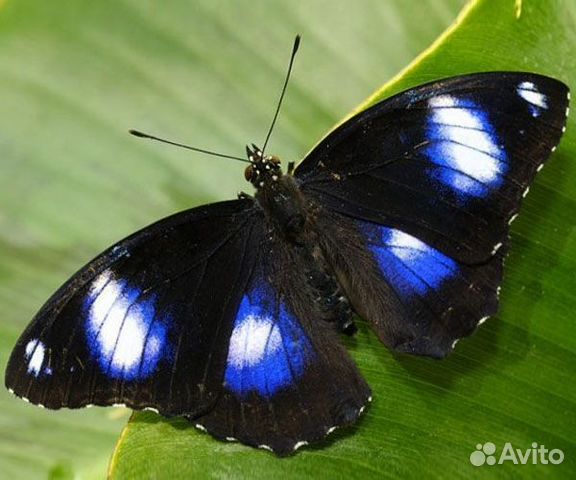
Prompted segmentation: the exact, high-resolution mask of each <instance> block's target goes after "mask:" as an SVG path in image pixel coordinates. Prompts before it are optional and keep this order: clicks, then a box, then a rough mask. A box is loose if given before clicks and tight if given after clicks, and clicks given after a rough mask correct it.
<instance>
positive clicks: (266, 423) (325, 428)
mask: <svg viewBox="0 0 576 480" xmlns="http://www.w3.org/2000/svg"><path fill="white" fill-rule="evenodd" d="M260 244H261V245H262V250H261V252H260V257H259V260H258V261H257V262H256V265H257V267H256V268H255V269H254V271H253V272H252V275H251V278H250V281H249V283H248V285H247V288H246V289H245V290H244V292H243V297H242V300H241V302H240V305H239V307H238V310H237V313H236V316H235V320H234V328H233V331H232V335H231V339H230V346H229V349H228V356H227V365H226V370H225V374H224V390H223V392H222V395H221V397H220V398H219V400H218V402H217V404H216V406H215V408H214V409H213V410H212V411H211V412H210V413H208V414H207V415H205V416H203V417H200V418H199V419H197V420H196V422H197V424H198V426H199V427H200V428H203V429H206V430H207V431H208V432H210V433H211V434H212V435H215V436H216V437H218V438H224V439H228V440H230V439H237V440H239V441H241V442H243V443H246V444H248V445H252V446H258V447H261V448H266V449H269V450H272V451H274V452H275V453H276V454H278V455H288V454H290V453H292V452H294V451H295V450H296V449H297V448H299V447H301V446H303V445H306V444H308V443H311V442H315V441H318V440H320V439H322V438H324V437H325V436H326V435H327V434H328V433H330V432H331V431H332V430H333V429H334V428H336V427H341V426H345V425H350V424H352V423H354V422H355V421H356V420H357V418H358V416H359V415H360V414H361V413H362V410H363V408H364V406H365V405H366V403H367V402H368V401H369V399H370V389H369V387H368V386H367V384H366V383H365V381H364V379H363V378H362V377H361V376H360V374H359V372H358V370H357V369H356V366H355V365H354V363H353V362H352V360H351V359H350V357H349V356H348V354H347V353H346V350H345V349H344V348H343V347H342V346H341V345H340V344H339V340H338V336H337V334H336V332H335V330H334V328H333V325H332V324H330V323H328V322H326V321H324V320H322V319H321V313H320V310H319V303H318V300H317V298H315V295H314V293H313V290H311V289H310V288H309V287H307V285H308V282H309V279H308V278H307V277H306V273H305V272H307V271H309V269H310V265H309V264H308V263H307V262H306V261H305V260H304V259H303V258H302V257H300V256H299V254H298V252H297V249H294V248H291V247H290V246H288V245H287V244H286V243H285V242H282V241H278V242H275V241H274V240H273V239H270V238H267V239H263V240H262V242H261V243H260Z"/></svg>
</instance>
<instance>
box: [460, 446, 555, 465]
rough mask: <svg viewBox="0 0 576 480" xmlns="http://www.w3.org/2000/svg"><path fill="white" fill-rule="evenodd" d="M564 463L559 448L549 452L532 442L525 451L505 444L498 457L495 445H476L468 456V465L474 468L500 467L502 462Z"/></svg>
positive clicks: (516, 463) (524, 463) (523, 463)
mask: <svg viewBox="0 0 576 480" xmlns="http://www.w3.org/2000/svg"><path fill="white" fill-rule="evenodd" d="M563 461H564V452H563V451H562V450H560V449H559V448H554V449H552V450H549V449H548V448H546V447H545V446H544V445H538V443H536V442H532V448H527V449H525V450H523V449H521V448H514V447H513V446H512V444H511V443H510V442H506V443H505V444H504V447H503V448H502V451H501V452H500V454H499V455H498V453H497V449H496V445H494V444H493V443H492V442H486V443H484V444H481V443H479V444H478V445H476V450H475V451H474V452H472V453H471V454H470V463H471V464H472V465H474V466H475V467H481V466H482V465H502V464H503V463H504V462H512V463H513V464H515V465H518V464H521V465H526V464H533V465H536V464H542V465H548V464H552V465H558V464H560V463H562V462H563Z"/></svg>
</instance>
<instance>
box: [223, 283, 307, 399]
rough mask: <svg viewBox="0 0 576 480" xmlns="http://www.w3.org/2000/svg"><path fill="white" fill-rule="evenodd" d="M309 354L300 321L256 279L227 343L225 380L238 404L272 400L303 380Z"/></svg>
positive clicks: (265, 284) (269, 289)
mask: <svg viewBox="0 0 576 480" xmlns="http://www.w3.org/2000/svg"><path fill="white" fill-rule="evenodd" d="M312 356H313V348H312V344H311V343H310V340H309V339H308V337H307V336H306V333H305V332H304V330H303V328H302V327H301V326H300V324H299V322H298V320H297V319H296V318H295V317H294V315H293V314H292V313H291V312H290V311H289V310H288V308H287V307H286V305H285V304H284V302H280V304H278V300H277V295H275V292H274V291H273V289H272V287H271V286H270V284H269V283H268V282H266V281H265V280H262V279H257V280H256V281H254V282H253V284H252V286H251V288H250V290H249V291H248V292H247V293H246V294H245V295H244V296H243V298H242V301H241V302H240V307H239V308H238V312H237V314H236V318H235V320H234V329H233V331H232V336H231V337H230V346H229V348H228V360H227V366H226V373H225V375H224V380H225V383H226V386H227V387H228V388H229V389H230V390H231V391H233V392H234V393H235V394H236V395H238V396H239V397H240V398H245V397H246V396H247V395H248V394H250V393H251V392H255V393H257V394H259V395H261V396H263V397H266V398H270V397H272V396H273V395H274V394H275V393H276V392H278V391H279V390H281V389H283V388H287V387H289V386H291V385H294V384H295V383H296V382H297V381H298V380H299V379H300V377H302V375H303V374H304V371H305V369H306V366H307V364H308V363H309V362H310V360H311V359H312Z"/></svg>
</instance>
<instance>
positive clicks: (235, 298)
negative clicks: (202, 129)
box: [6, 72, 569, 455]
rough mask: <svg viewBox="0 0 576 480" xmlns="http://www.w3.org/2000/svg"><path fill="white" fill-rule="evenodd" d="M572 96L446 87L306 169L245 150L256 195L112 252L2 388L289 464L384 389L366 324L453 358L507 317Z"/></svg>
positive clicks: (389, 339) (357, 120) (546, 90)
mask: <svg viewBox="0 0 576 480" xmlns="http://www.w3.org/2000/svg"><path fill="white" fill-rule="evenodd" d="M568 101H569V92H568V88H567V87H566V86H565V85H564V84H563V83H561V82H559V81H557V80H554V79H551V78H548V77H544V76H541V75H536V74H531V73H524V72H488V73H478V74H471V75H463V76H459V77H454V78H449V79H445V80H440V81H437V82H433V83H430V84H427V85H423V86H419V87H415V88H413V89H410V90H408V91H406V92H403V93H400V94H398V95H396V96H394V97H392V98H390V99H387V100H384V101H382V102H380V103H378V104H376V105H374V106H372V107H370V108H369V109H367V110H365V111H364V112H361V113H360V114H358V115H356V116H355V117H353V118H351V119H350V120H348V121H347V122H345V123H344V124H342V125H341V126H339V127H338V128H337V129H335V130H334V131H333V132H332V133H330V134H329V135H328V137H327V138H326V139H325V140H323V141H322V142H321V143H320V144H319V145H318V146H316V147H315V148H314V149H313V150H312V151H311V152H310V153H309V154H308V155H307V156H306V158H305V159H304V160H303V161H302V162H301V163H300V164H299V165H298V167H297V168H296V169H295V170H294V169H293V168H291V167H289V168H288V173H283V172H282V169H281V167H280V161H279V160H278V159H277V158H276V157H273V156H267V155H265V154H264V153H263V152H262V151H261V150H259V149H258V148H256V147H255V146H252V149H250V148H247V155H248V160H249V161H250V165H249V167H248V168H247V169H246V172H245V177H246V179H247V180H248V181H249V182H250V183H251V184H252V185H253V186H254V187H255V189H256V193H255V195H254V197H251V196H248V195H246V194H242V195H241V196H240V198H239V199H238V200H233V201H227V202H220V203H215V204H211V205H206V206H202V207H197V208H193V209H191V210H187V211H184V212H180V213H177V214H175V215H172V216H171V217H168V218H166V219H163V220H160V221H159V222H157V223H155V224H153V225H151V226H149V227H146V228H144V229H143V230H141V231H139V232H137V233H135V234H133V235H131V236H130V237H128V238H126V239H124V240H122V241H121V242H119V243H118V244H116V245H115V246H113V247H112V248H110V249H108V250H107V251H105V252H103V253H102V254H101V255H99V256H98V257H96V258H95V259H94V260H92V261H91V262H89V263H88V264H87V265H86V266H85V267H83V268H82V269H81V270H80V271H79V272H78V273H77V274H76V275H74V276H73V277H72V278H71V279H70V280H69V281H68V282H66V283H65V284H64V285H63V286H62V287H61V288H60V289H59V290H58V291H57V292H56V293H55V294H54V295H53V296H52V298H51V299H50V300H49V301H48V302H47V303H46V304H45V305H44V306H43V307H42V308H41V309H40V311H39V312H38V314H37V315H36V316H35V318H34V319H33V321H32V322H31V324H30V325H29V326H28V328H27V329H26V330H25V331H24V333H23V334H22V336H21V337H20V339H19V340H18V342H17V344H16V346H15V348H14V351H13V352H12V355H11V357H10V361H9V363H8V366H7V370H6V385H7V387H8V388H9V389H10V390H11V391H12V392H13V393H15V394H16V395H17V396H19V397H23V398H26V399H28V400H29V401H30V402H32V403H35V404H40V405H43V406H46V407H48V408H53V409H57V408H61V407H69V408H79V407H83V406H87V405H92V404H96V405H113V404H123V405H127V406H129V407H131V408H135V409H146V408H147V409H153V410H155V411H158V412H159V413H160V414H162V415H165V416H174V415H180V416H184V417H186V418H188V419H189V420H190V421H191V422H192V423H194V424H195V425H196V426H197V427H198V428H201V429H203V430H207V431H208V432H209V433H211V434H212V435H214V436H215V437H217V438H221V439H228V440H230V439H237V440H239V441H241V442H243V443H245V444H247V445H251V446H257V447H262V448H267V449H269V450H272V451H274V452H275V453H276V454H278V455H288V454H290V453H292V452H294V451H295V450H296V449H297V448H299V447H301V446H303V445H306V444H307V443H310V442H317V441H319V440H321V439H322V438H324V437H325V436H326V435H327V434H329V433H330V432H332V431H333V430H334V428H336V427H343V426H346V425H350V424H352V423H354V422H355V421H356V420H357V418H358V417H359V415H360V414H361V413H362V412H363V410H364V408H365V406H366V405H367V403H368V402H369V400H370V399H371V392H370V388H369V387H368V385H367V383H366V382H365V381H364V379H363V378H362V376H361V375H360V372H359V371H358V369H357V368H356V366H355V365H354V363H353V362H352V360H351V358H350V357H349V356H348V355H347V353H346V351H345V350H344V348H343V347H342V346H341V345H340V342H339V338H338V336H339V334H341V333H345V334H353V333H354V331H355V325H354V322H353V319H352V317H353V316H352V313H356V314H358V315H360V316H361V317H363V318H364V319H366V321H367V322H368V324H369V325H370V326H371V327H372V329H373V330H374V332H375V334H376V335H377V337H378V338H379V339H380V340H381V341H382V343H384V344H385V345H386V346H387V347H389V348H390V349H392V350H394V351H397V352H404V353H410V354H415V355H422V356H428V357H433V358H443V357H445V356H446V355H448V354H450V353H451V352H452V351H453V349H454V347H455V345H456V342H457V341H458V340H459V339H461V338H462V337H466V336H468V335H470V334H471V333H472V332H473V331H474V330H475V329H476V328H477V327H478V325H480V324H481V323H483V322H484V321H485V320H486V318H487V317H489V316H491V315H493V314H494V313H495V312H496V311H497V307H498V301H499V299H498V295H499V289H500V283H501V280H502V275H503V260H504V257H505V255H506V253H507V251H508V248H509V238H508V231H509V225H510V223H511V222H512V221H513V219H514V218H516V216H517V213H518V210H519V208H520V203H521V201H522V199H523V197H524V196H525V195H526V193H527V191H528V188H529V186H530V184H531V183H532V181H533V180H534V177H535V175H536V173H537V172H538V171H539V170H540V169H541V167H542V165H543V164H544V162H545V161H546V160H547V159H548V157H549V155H550V154H551V152H552V151H553V150H554V149H555V148H556V146H557V144H558V142H559V141H560V137H561V135H562V133H563V132H564V130H565V124H566V117H567V114H568Z"/></svg>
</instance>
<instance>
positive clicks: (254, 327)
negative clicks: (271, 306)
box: [228, 315, 282, 368]
mask: <svg viewBox="0 0 576 480" xmlns="http://www.w3.org/2000/svg"><path fill="white" fill-rule="evenodd" d="M281 346H282V336H281V334H280V331H279V329H278V326H277V325H275V324H274V320H273V319H272V318H270V317H256V316H254V315H249V316H247V317H246V318H245V319H244V320H243V321H242V322H240V323H239V324H238V325H236V327H235V328H234V331H233V332H232V336H231V337H230V346H229V350H228V362H229V363H231V364H233V365H234V366H235V367H237V368H242V367H244V366H254V365H257V364H258V363H260V362H262V361H263V360H264V359H265V357H266V355H270V354H271V353H273V352H275V351H277V350H278V349H279V348H281Z"/></svg>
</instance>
